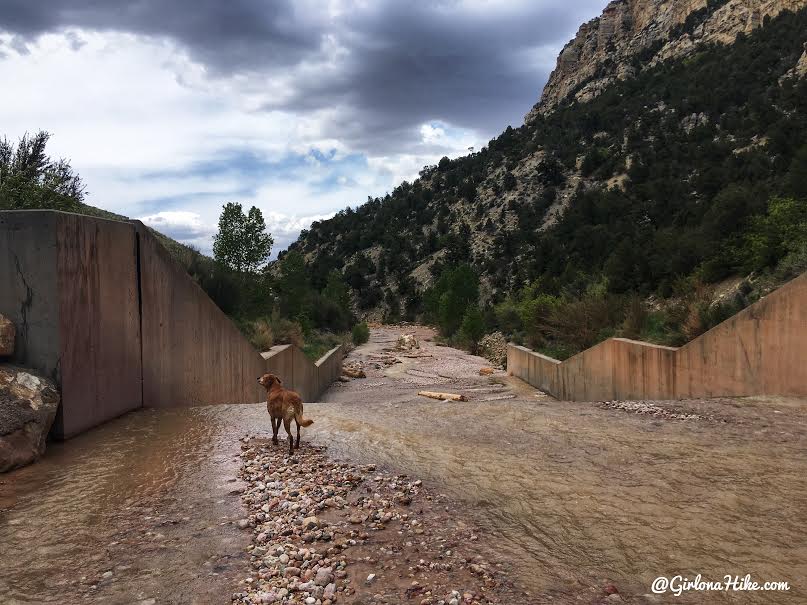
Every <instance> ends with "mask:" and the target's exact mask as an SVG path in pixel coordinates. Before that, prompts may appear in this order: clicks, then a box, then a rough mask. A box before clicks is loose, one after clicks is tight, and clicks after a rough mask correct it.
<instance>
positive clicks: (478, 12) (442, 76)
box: [0, 0, 606, 153]
mask: <svg viewBox="0 0 807 605" xmlns="http://www.w3.org/2000/svg"><path fill="white" fill-rule="evenodd" d="M605 3H606V2H605V0H579V1H576V2H568V0H543V1H541V0H533V1H531V2H522V3H518V4H516V5H512V6H509V5H507V4H506V3H503V2H489V3H481V2H479V3H473V4H464V3H461V2H456V1H448V0H446V1H433V2H412V1H408V2H402V1H400V0H399V1H395V2H392V1H389V2H383V1H382V2H376V3H368V4H369V6H367V5H360V6H357V7H351V6H349V5H345V6H344V7H343V8H344V10H342V11H341V12H340V13H338V14H336V16H331V15H330V13H329V11H328V9H327V7H326V6H325V5H324V4H312V3H307V2H300V1H298V2H283V1H279V0H272V1H259V0H237V1H233V0H231V1H229V2H221V1H220V0H179V1H172V2H165V1H163V0H139V1H135V2H123V1H120V2H115V1H98V0H83V1H82V0H75V1H72V2H70V1H67V0H54V1H51V2H43V3H32V2H30V0H3V2H2V4H0V7H2V8H0V29H6V30H8V31H10V32H12V33H14V34H16V35H17V36H20V37H23V38H28V39H30V38H32V37H35V36H36V35H38V34H40V33H43V32H48V31H58V30H61V29H64V28H69V27H78V28H84V29H96V30H114V31H126V32H132V33H136V34H141V35H148V36H161V37H168V38H171V39H173V40H174V41H175V42H176V43H178V44H179V45H181V46H182V47H184V48H186V49H187V51H188V53H189V54H190V56H191V57H193V58H194V59H195V60H196V61H198V62H200V63H202V64H204V65H205V66H206V67H207V68H208V71H209V73H210V74H211V75H212V76H213V77H221V76H227V75H230V74H234V73H248V74H251V75H252V78H251V80H250V86H251V87H253V88H255V87H256V86H257V87H259V86H260V82H261V81H262V80H261V78H267V79H272V78H276V77H283V78H284V79H288V82H289V86H290V90H288V91H287V93H286V94H283V95H281V96H280V97H278V100H277V101H274V102H271V101H270V102H269V103H267V105H266V106H265V107H266V109H282V110H292V111H295V112H307V111H316V110H321V109H331V110H333V111H334V113H335V117H334V118H333V119H331V120H330V121H328V122H327V123H326V124H325V125H324V128H325V134H326V135H327V136H332V137H334V138H338V139H340V140H343V141H345V142H347V143H348V144H351V145H354V146H356V147H359V148H361V149H362V150H366V151H368V152H371V153H373V152H378V153H382V152H385V151H391V150H396V151H398V152H403V151H406V148H407V146H408V145H411V144H413V143H414V142H416V140H417V128H418V126H419V125H420V124H422V123H424V122H426V121H431V120H441V121H443V122H446V123H449V124H452V125H454V126H459V127H465V128H472V129H475V130H477V131H479V132H481V133H483V134H485V135H490V134H494V133H496V132H498V131H500V130H501V129H503V128H504V127H505V126H506V125H507V124H513V125H516V124H519V123H520V122H521V119H522V117H523V115H524V113H526V111H527V110H529V108H530V107H531V106H532V105H533V104H534V103H535V101H537V99H538V96H539V94H540V89H541V87H542V86H543V83H544V82H545V81H546V78H547V76H548V74H549V71H550V70H551V69H552V67H554V60H555V55H556V53H557V52H558V50H559V49H560V47H561V46H562V45H563V43H565V42H566V41H567V40H568V39H569V38H571V37H572V36H573V35H574V33H575V31H576V30H577V27H578V26H579V24H580V23H582V22H583V21H585V20H588V19H590V18H591V17H593V16H595V15H597V14H598V13H599V12H600V11H601V9H602V8H603V7H604V5H605ZM312 65H313V66H317V65H319V66H321V67H320V68H316V67H315V68H313V69H312V67H311V66H312Z"/></svg>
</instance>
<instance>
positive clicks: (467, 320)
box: [460, 305, 485, 353]
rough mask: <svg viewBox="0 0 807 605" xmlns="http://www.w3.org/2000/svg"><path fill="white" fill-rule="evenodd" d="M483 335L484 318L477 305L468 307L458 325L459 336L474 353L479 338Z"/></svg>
mask: <svg viewBox="0 0 807 605" xmlns="http://www.w3.org/2000/svg"><path fill="white" fill-rule="evenodd" d="M484 335H485V318H484V317H483V316H482V311H480V310H479V307H477V306H475V305H474V306H472V307H468V309H467V310H466V311H465V315H464V316H463V318H462V324H461V325H460V337H461V338H462V340H464V341H465V342H466V343H467V344H468V346H469V348H470V349H471V352H472V353H476V350H477V346H478V344H479V341H480V340H481V338H482V337H483V336H484Z"/></svg>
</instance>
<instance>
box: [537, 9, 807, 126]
mask: <svg viewBox="0 0 807 605" xmlns="http://www.w3.org/2000/svg"><path fill="white" fill-rule="evenodd" d="M805 6H807V0H613V1H612V2H610V3H609V4H608V6H607V7H606V8H605V10H604V11H603V13H602V15H601V16H600V17H597V18H596V19H592V20H591V21H589V22H588V23H584V24H583V25H582V26H581V27H580V29H579V30H578V32H577V35H576V36H575V38H574V39H573V40H572V41H570V42H569V43H568V44H567V45H566V46H565V47H564V48H563V51H562V52H561V53H560V56H559V57H558V62H557V66H556V67H555V70H554V71H553V72H552V74H551V75H550V76H549V81H548V82H547V84H546V86H545V88H544V91H543V94H542V95H541V100H540V101H539V102H538V103H537V104H536V105H535V106H534V107H533V108H532V110H531V111H530V112H529V113H528V114H527V115H526V116H525V121H526V122H530V121H532V120H533V119H535V117H536V116H538V115H540V114H544V113H547V112H550V111H552V110H554V109H555V108H556V107H557V106H558V105H559V104H561V103H562V102H563V101H565V100H567V99H576V100H578V101H581V102H586V101H589V100H591V99H593V98H594V97H596V96H597V95H599V94H600V93H601V92H602V91H603V90H605V89H606V88H607V87H608V85H609V84H611V83H613V82H614V81H617V80H624V79H626V78H630V77H631V76H633V75H635V74H636V73H637V71H639V70H641V69H644V68H645V67H648V66H652V65H655V64H656V63H658V62H659V61H664V60H666V59H670V58H676V57H682V56H686V55H688V54H689V53H691V52H692V51H693V50H694V49H696V48H697V47H699V46H701V45H703V44H708V43H722V44H730V43H731V42H733V41H734V39H735V38H736V37H737V35H738V34H740V33H748V32H750V31H752V30H753V29H755V28H757V27H759V26H761V25H763V24H764V22H765V18H766V17H774V16H776V15H778V14H779V13H780V12H782V11H783V10H792V11H796V10H799V9H801V8H804V7H805ZM805 62H806V63H807V59H805Z"/></svg>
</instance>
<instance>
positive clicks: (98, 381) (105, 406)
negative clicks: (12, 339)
mask: <svg viewBox="0 0 807 605" xmlns="http://www.w3.org/2000/svg"><path fill="white" fill-rule="evenodd" d="M135 258H136V241H135V234H134V230H133V229H132V227H131V225H128V224H126V223H121V222H117V221H108V220H104V219H97V218H90V217H83V216H78V215H74V214H65V213H59V212H47V211H29V212H1V213H0V313H3V314H4V315H6V316H7V317H9V318H10V319H11V320H12V321H13V322H14V324H15V325H16V326H17V334H18V336H17V345H16V348H15V352H14V356H13V358H12V360H13V361H14V362H16V363H19V364H20V365H24V366H28V367H33V368H35V369H37V370H39V371H41V372H43V373H45V374H47V375H48V376H50V377H52V378H53V379H54V380H55V381H56V382H57V384H59V386H60V389H61V392H62V404H61V406H60V407H59V412H58V413H57V416H56V420H55V422H54V425H53V429H52V431H53V433H54V434H55V435H56V436H58V437H60V438H65V437H70V436H72V435H75V434H77V433H80V432H81V431H83V430H86V429H87V428H89V427H91V426H95V425H96V424H99V423H100V422H103V421H105V420H109V419H111V418H114V417H116V416H119V415H120V414H122V413H124V412H126V411H128V410H132V409H135V408H137V407H140V405H141V403H140V402H141V394H140V381H141V365H140V318H139V308H138V297H137V268H136V263H135Z"/></svg>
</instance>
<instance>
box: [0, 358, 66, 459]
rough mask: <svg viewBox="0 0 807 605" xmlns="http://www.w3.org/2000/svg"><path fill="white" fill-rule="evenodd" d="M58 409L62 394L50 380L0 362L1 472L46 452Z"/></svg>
mask: <svg viewBox="0 0 807 605" xmlns="http://www.w3.org/2000/svg"><path fill="white" fill-rule="evenodd" d="M58 408H59V393H58V391H57V390H56V387H55V386H54V384H53V383H52V382H51V381H50V380H48V379H47V378H44V377H42V376H39V375H37V374H35V373H33V372H32V371H30V370H27V369H24V368H19V367H16V366H12V365H8V364H0V473H1V472H5V471H8V470H11V469H13V468H17V467H19V466H25V465H26V464H30V463H31V462H34V461H35V460H37V459H38V458H39V457H40V456H41V455H42V454H43V453H44V452H45V440H46V439H47V437H48V432H49V431H50V427H51V425H52V424H53V420H54V418H56V410H57V409H58Z"/></svg>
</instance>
